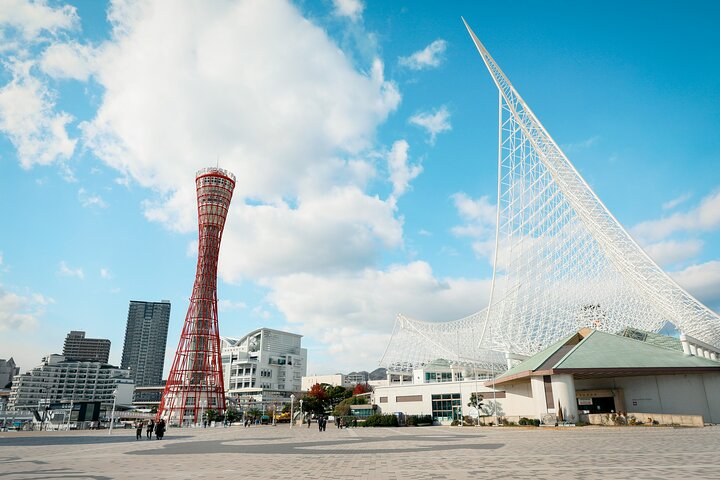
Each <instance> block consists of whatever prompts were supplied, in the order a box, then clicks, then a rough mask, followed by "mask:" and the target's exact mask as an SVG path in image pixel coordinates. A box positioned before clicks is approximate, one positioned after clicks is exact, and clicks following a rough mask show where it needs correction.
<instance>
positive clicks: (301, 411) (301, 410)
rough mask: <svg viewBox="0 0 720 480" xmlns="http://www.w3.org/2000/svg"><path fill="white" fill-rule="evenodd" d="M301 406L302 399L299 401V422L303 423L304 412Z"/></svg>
mask: <svg viewBox="0 0 720 480" xmlns="http://www.w3.org/2000/svg"><path fill="white" fill-rule="evenodd" d="M302 404H303V399H302V398H301V399H300V421H301V422H303V421H305V411H304V410H303V408H302Z"/></svg>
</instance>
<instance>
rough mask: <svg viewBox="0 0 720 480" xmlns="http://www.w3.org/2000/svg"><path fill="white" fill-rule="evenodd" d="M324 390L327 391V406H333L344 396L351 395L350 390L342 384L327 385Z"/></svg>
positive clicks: (348, 396) (344, 397)
mask: <svg viewBox="0 0 720 480" xmlns="http://www.w3.org/2000/svg"><path fill="white" fill-rule="evenodd" d="M325 391H326V392H327V396H328V403H329V405H328V406H329V407H330V408H331V409H332V408H335V406H336V405H337V404H338V403H340V402H342V401H343V400H345V399H346V398H350V397H352V390H350V389H347V388H345V387H343V386H340V385H336V386H330V385H328V386H327V387H326V388H325Z"/></svg>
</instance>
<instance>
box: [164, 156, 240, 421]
mask: <svg viewBox="0 0 720 480" xmlns="http://www.w3.org/2000/svg"><path fill="white" fill-rule="evenodd" d="M195 185H196V188H197V202H198V240H199V242H198V262H197V271H196V273H195V284H194V285H193V290H192V296H191V297H190V306H189V307H188V311H187V315H186V316H185V324H184V326H183V330H182V334H181V335H180V342H179V343H178V348H177V351H176V352H175V359H174V360H173V364H172V368H171V369H170V375H168V379H167V383H166V385H165V391H164V392H163V396H162V400H161V401H160V408H159V409H158V413H157V419H158V420H159V419H161V418H164V419H165V421H166V422H167V423H168V424H170V425H180V426H182V425H188V424H193V423H200V422H202V418H200V417H201V415H202V412H203V410H204V411H205V412H207V411H208V410H211V409H212V410H216V411H217V412H219V413H223V412H224V411H225V384H224V380H223V372H222V359H221V357H220V335H219V332H218V314H217V267H218V254H219V252H220V240H221V239H222V232H223V228H224V226H225V219H226V217H227V211H228V208H229V206H230V200H231V199H232V194H233V189H234V188H235V176H234V175H233V174H232V173H230V172H228V171H226V170H222V169H220V168H205V169H203V170H200V171H199V172H197V175H196V178H195Z"/></svg>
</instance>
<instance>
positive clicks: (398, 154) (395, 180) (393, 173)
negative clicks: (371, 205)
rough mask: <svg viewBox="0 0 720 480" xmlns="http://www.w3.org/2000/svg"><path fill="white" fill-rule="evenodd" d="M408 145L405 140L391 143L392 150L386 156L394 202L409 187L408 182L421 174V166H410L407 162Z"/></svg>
mask: <svg viewBox="0 0 720 480" xmlns="http://www.w3.org/2000/svg"><path fill="white" fill-rule="evenodd" d="M409 148H410V145H408V143H407V142H406V141H405V140H398V141H397V142H395V143H393V146H392V149H391V150H390V152H388V154H387V163H388V171H389V172H390V182H391V183H392V185H393V191H392V194H391V198H392V201H393V202H395V201H396V200H397V199H398V198H400V197H401V196H402V195H403V194H404V193H405V192H406V191H407V189H408V188H409V187H410V182H411V181H412V180H413V179H414V178H416V177H417V176H418V175H420V173H422V166H420V165H411V164H410V163H409V162H408V149H409Z"/></svg>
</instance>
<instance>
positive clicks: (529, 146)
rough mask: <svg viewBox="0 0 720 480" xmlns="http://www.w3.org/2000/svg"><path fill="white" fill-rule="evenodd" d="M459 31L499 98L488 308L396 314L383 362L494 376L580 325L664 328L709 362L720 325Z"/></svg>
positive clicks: (619, 328) (392, 365) (487, 57)
mask: <svg viewBox="0 0 720 480" xmlns="http://www.w3.org/2000/svg"><path fill="white" fill-rule="evenodd" d="M463 21H464V20H463ZM465 26H466V27H467V29H468V32H469V33H470V36H471V38H472V40H473V42H474V43H475V46H476V47H477V49H478V52H479V53H480V56H481V57H482V60H483V62H484V63H485V66H486V67H487V69H488V71H489V72H490V74H491V76H492V78H493V80H494V82H495V85H496V86H497V88H498V92H499V155H498V211H497V227H496V228H497V230H496V243H495V256H494V262H493V279H492V287H491V294H490V304H489V307H488V308H486V309H485V310H482V311H480V312H477V313H475V314H473V315H470V316H468V317H466V318H462V319H460V320H455V321H450V322H442V323H438V322H423V321H419V320H413V319H410V318H407V317H405V316H402V315H399V316H398V319H397V321H396V324H395V328H394V330H393V334H392V337H391V340H390V343H389V345H388V348H387V349H386V351H385V354H384V355H383V358H382V360H381V362H380V363H381V365H383V366H385V367H387V368H393V369H409V368H412V367H414V366H419V365H423V364H425V363H427V362H430V361H432V360H434V359H435V358H445V359H448V360H450V361H454V362H458V363H464V364H473V365H479V366H481V367H482V368H486V369H495V368H504V366H503V365H504V363H505V361H504V356H505V354H506V353H508V354H517V355H521V356H527V355H533V354H535V353H537V352H538V351H540V350H542V349H543V348H545V347H547V346H549V345H551V344H552V343H553V342H555V341H557V340H558V339H560V338H562V337H563V336H566V335H568V334H570V333H572V332H574V331H577V330H578V329H580V328H583V327H591V328H594V329H597V330H603V331H607V332H611V333H617V332H621V331H623V330H624V329H625V328H626V327H631V328H637V329H641V330H645V331H648V332H658V331H659V330H660V329H662V328H663V327H664V326H665V325H666V323H670V324H673V325H674V326H675V327H677V329H679V330H680V331H681V332H682V333H683V334H685V335H686V336H687V337H690V338H692V339H693V341H696V342H697V343H698V344H699V345H703V348H704V349H705V351H707V350H708V349H709V350H710V351H711V352H713V357H716V356H717V352H718V351H720V348H719V347H720V317H718V315H717V314H716V313H715V312H713V311H711V310H710V309H708V308H707V307H706V306H705V305H703V304H702V303H700V302H699V301H698V300H697V299H695V298H694V297H693V296H692V295H690V294H689V293H688V292H687V291H685V290H684V289H683V288H682V287H680V286H679V285H678V284H677V283H675V281H673V280H672V279H671V278H670V277H669V276H668V275H667V274H666V273H665V272H664V271H662V270H661V269H660V267H658V266H657V264H656V263H655V262H654V261H653V260H652V259H651V258H650V257H649V256H648V255H647V254H646V253H645V252H644V251H643V249H642V248H640V246H639V245H638V244H637V243H636V242H635V241H634V240H633V238H632V237H631V236H630V235H629V234H628V233H627V232H626V231H625V229H624V228H623V227H622V225H620V223H619V222H618V221H617V220H616V219H615V217H613V215H612V214H611V213H610V212H609V211H608V209H607V208H606V207H605V205H603V203H602V202H601V201H600V199H599V198H598V197H597V195H595V193H594V192H593V191H592V189H591V188H590V187H589V186H588V184H587V183H586V182H585V180H583V178H582V177H581V176H580V174H579V173H578V172H577V170H576V169H575V167H574V166H573V165H572V163H570V161H569V160H568V158H567V156H566V155H565V154H564V153H563V152H562V150H561V149H560V147H558V145H557V144H556V143H555V141H554V140H553V139H552V137H550V134H549V133H548V132H547V131H546V130H545V128H544V127H543V126H542V124H541V123H540V122H539V120H538V119H537V117H536V116H535V115H534V114H533V112H532V111H531V110H530V108H529V107H528V106H527V104H526V103H525V102H524V101H523V99H522V98H521V97H520V95H519V94H518V92H517V91H516V90H515V88H514V87H513V86H512V84H511V83H510V81H509V80H508V78H507V77H506V76H505V74H504V73H503V71H502V70H501V69H500V67H499V66H498V64H497V63H496V62H495V60H494V59H493V58H492V56H490V54H489V53H488V51H487V49H486V48H485V46H484V45H483V44H482V43H481V42H480V40H478V38H477V37H476V36H475V34H474V33H473V31H472V30H471V29H470V27H469V26H468V25H467V23H465ZM698 351H700V350H698ZM693 353H695V352H694V351H693Z"/></svg>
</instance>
